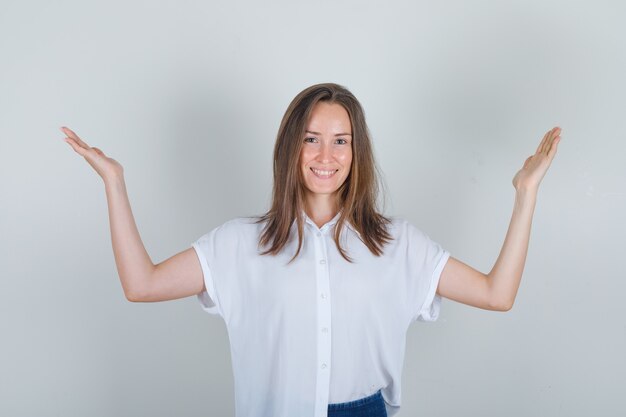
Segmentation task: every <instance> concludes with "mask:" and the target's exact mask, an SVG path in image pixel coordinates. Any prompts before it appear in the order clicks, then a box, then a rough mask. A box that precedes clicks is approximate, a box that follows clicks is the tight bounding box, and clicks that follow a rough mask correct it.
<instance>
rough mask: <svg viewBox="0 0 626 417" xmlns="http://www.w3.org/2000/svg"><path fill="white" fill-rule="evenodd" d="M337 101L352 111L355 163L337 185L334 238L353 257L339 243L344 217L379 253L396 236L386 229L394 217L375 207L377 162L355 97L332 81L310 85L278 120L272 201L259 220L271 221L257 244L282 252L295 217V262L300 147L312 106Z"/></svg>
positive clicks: (301, 199) (299, 219) (300, 185)
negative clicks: (378, 210) (338, 185)
mask: <svg viewBox="0 0 626 417" xmlns="http://www.w3.org/2000/svg"><path fill="white" fill-rule="evenodd" d="M320 101H324V102H328V103H338V104H340V105H342V106H343V107H344V108H345V109H346V111H347V112H348V115H349V116H350V123H351V124H352V154H353V157H352V165H351V167H350V173H349V174H348V177H347V178H346V180H345V181H344V183H343V184H342V185H341V187H340V188H339V189H338V190H337V197H338V204H339V207H342V209H341V215H340V216H339V218H338V219H337V223H336V224H335V233H334V240H335V244H336V245H337V249H338V250H339V253H341V256H343V258H344V259H346V260H347V261H348V262H352V259H350V257H349V256H348V255H347V253H346V251H345V250H344V249H343V248H342V247H341V245H340V244H339V237H340V232H341V230H342V229H343V225H344V222H346V221H349V222H350V223H351V225H352V227H353V228H354V229H355V230H356V231H357V232H358V233H359V234H360V239H361V241H363V243H364V244H365V245H366V246H367V247H368V248H369V250H370V251H371V252H372V253H373V254H374V255H376V256H380V255H382V253H383V250H382V248H383V246H384V244H385V243H387V242H389V241H390V240H392V239H393V238H392V237H391V235H390V234H389V232H388V231H387V227H386V226H387V225H388V224H389V223H391V220H390V219H389V218H387V217H385V216H383V215H382V214H380V213H378V212H377V210H376V198H377V196H378V175H377V172H378V169H377V166H376V163H375V161H374V154H373V152H372V144H371V140H370V133H369V129H368V128H367V124H366V123H365V114H364V112H363V108H362V107H361V104H360V103H359V101H358V100H357V99H356V97H355V96H354V95H353V94H352V93H351V92H350V91H349V90H348V89H347V88H345V87H343V86H341V85H338V84H334V83H323V84H316V85H312V86H310V87H308V88H306V89H304V90H303V91H301V92H300V93H299V94H298V95H297V96H296V97H295V98H294V99H293V100H292V102H291V104H289V107H288V108H287V111H286V112H285V115H284V116H283V119H282V121H281V123H280V128H279V129H278V135H277V137H276V144H275V146H274V188H273V191H272V206H271V208H270V209H269V210H268V211H267V213H265V214H264V215H262V216H258V217H259V220H257V221H256V222H255V223H262V222H267V224H266V225H265V227H264V228H263V232H262V233H261V238H260V240H259V245H261V246H265V245H267V244H270V242H271V246H270V248H269V249H267V250H265V251H264V252H261V255H266V254H272V255H276V254H278V253H279V252H280V251H281V250H282V248H283V247H284V246H285V244H286V243H287V241H288V240H289V234H290V230H291V226H292V224H293V221H294V220H295V221H296V223H297V227H298V250H297V251H296V254H295V255H294V256H293V257H292V258H291V260H290V261H289V263H291V262H292V261H293V260H294V259H295V258H296V257H297V256H298V254H299V253H300V249H301V248H302V240H303V225H304V222H305V219H304V215H303V212H304V208H305V199H304V196H305V194H304V190H305V188H304V179H303V177H302V171H301V169H300V152H301V149H302V144H303V140H304V135H305V130H306V128H307V123H308V121H309V117H310V115H311V112H312V110H313V107H315V105H316V104H317V103H318V102H320Z"/></svg>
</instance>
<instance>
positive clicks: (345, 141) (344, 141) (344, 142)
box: [337, 139, 348, 145]
mask: <svg viewBox="0 0 626 417" xmlns="http://www.w3.org/2000/svg"><path fill="white" fill-rule="evenodd" d="M337 140H342V141H343V142H342V143H341V144H342V145H343V144H346V143H348V141H347V140H345V139H337Z"/></svg>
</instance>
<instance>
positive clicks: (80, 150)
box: [65, 138, 87, 156]
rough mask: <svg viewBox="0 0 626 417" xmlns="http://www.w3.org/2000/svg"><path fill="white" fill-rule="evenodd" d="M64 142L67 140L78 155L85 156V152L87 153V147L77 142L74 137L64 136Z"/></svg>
mask: <svg viewBox="0 0 626 417" xmlns="http://www.w3.org/2000/svg"><path fill="white" fill-rule="evenodd" d="M65 142H67V143H68V144H69V145H70V146H71V147H72V149H74V151H76V153H78V154H79V155H80V156H85V154H86V153H87V149H85V148H83V147H82V146H80V145H79V144H77V143H76V141H75V140H74V139H71V138H65Z"/></svg>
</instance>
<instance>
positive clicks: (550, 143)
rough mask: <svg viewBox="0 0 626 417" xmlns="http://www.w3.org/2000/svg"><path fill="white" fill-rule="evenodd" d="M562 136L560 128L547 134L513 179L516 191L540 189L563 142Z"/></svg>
mask: <svg viewBox="0 0 626 417" xmlns="http://www.w3.org/2000/svg"><path fill="white" fill-rule="evenodd" d="M560 134H561V128H560V127H558V126H555V127H553V128H552V129H550V130H549V131H548V132H546V134H545V135H544V137H543V139H542V140H541V143H540V144H539V146H538V147H537V151H536V152H535V154H534V155H531V156H529V157H528V158H527V159H526V161H525V162H524V166H523V167H522V169H520V170H519V171H518V172H517V174H515V177H513V186H514V187H515V189H516V190H520V189H531V190H537V189H538V188H539V184H540V183H541V180H542V179H543V177H544V175H546V172H547V171H548V168H549V167H550V164H551V163H552V160H553V159H554V156H555V155H556V150H557V147H558V144H559V141H560V140H561V136H560Z"/></svg>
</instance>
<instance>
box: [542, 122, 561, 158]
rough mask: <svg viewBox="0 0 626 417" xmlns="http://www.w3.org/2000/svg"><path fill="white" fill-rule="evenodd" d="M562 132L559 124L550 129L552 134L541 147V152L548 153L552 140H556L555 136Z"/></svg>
mask: <svg viewBox="0 0 626 417" xmlns="http://www.w3.org/2000/svg"><path fill="white" fill-rule="evenodd" d="M560 132H561V128H560V127H558V126H554V127H553V128H552V129H551V130H550V134H549V135H548V138H547V140H546V141H545V142H544V144H543V146H542V148H541V153H545V154H547V153H548V151H549V150H550V147H551V146H552V141H553V140H554V138H555V137H556V136H558V134H559V133H560Z"/></svg>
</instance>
